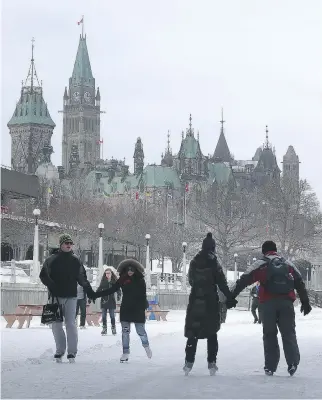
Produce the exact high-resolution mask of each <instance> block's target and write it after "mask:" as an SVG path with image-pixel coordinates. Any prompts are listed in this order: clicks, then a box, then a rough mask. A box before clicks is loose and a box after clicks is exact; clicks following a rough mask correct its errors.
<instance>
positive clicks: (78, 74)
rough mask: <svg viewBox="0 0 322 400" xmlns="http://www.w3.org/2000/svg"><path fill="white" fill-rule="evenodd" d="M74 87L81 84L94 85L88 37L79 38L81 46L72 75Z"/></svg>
mask: <svg viewBox="0 0 322 400" xmlns="http://www.w3.org/2000/svg"><path fill="white" fill-rule="evenodd" d="M72 83H73V85H75V84H76V85H77V84H81V83H87V84H88V83H91V84H94V77H93V74H92V67H91V63H90V59H89V55H88V50H87V44H86V36H80V37H79V44H78V49H77V54H76V59H75V64H74V69H73V74H72Z"/></svg>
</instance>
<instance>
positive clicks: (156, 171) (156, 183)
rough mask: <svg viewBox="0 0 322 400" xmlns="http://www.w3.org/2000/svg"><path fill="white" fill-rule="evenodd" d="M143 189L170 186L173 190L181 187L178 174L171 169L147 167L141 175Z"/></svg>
mask: <svg viewBox="0 0 322 400" xmlns="http://www.w3.org/2000/svg"><path fill="white" fill-rule="evenodd" d="M142 180H143V183H144V186H145V187H151V188H152V187H165V186H167V184H169V183H170V184H172V186H173V188H174V189H179V188H180V187H181V183H180V179H179V176H178V172H177V171H176V170H175V169H174V168H172V167H163V166H160V165H147V166H146V167H145V168H144V171H143V174H142Z"/></svg>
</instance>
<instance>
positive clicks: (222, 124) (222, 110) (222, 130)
mask: <svg viewBox="0 0 322 400" xmlns="http://www.w3.org/2000/svg"><path fill="white" fill-rule="evenodd" d="M219 122H220V123H221V132H222V133H224V123H225V122H226V121H224V109H223V107H221V121H219Z"/></svg>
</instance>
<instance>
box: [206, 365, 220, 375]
mask: <svg viewBox="0 0 322 400" xmlns="http://www.w3.org/2000/svg"><path fill="white" fill-rule="evenodd" d="M208 369H209V373H210V375H215V374H216V372H217V371H218V367H217V364H216V363H215V362H209V363H208Z"/></svg>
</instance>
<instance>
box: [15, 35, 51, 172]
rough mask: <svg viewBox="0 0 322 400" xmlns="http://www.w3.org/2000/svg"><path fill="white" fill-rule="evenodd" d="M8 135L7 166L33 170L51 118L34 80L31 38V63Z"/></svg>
mask: <svg viewBox="0 0 322 400" xmlns="http://www.w3.org/2000/svg"><path fill="white" fill-rule="evenodd" d="M8 128H9V133H10V135H11V166H12V168H13V169H15V170H17V171H20V172H24V173H28V174H34V173H35V172H36V170H37V168H38V165H39V162H40V161H41V158H42V151H43V148H44V147H45V146H50V143H51V136H52V134H53V130H54V128H55V123H54V121H53V120H52V119H51V117H50V114H49V111H48V108H47V103H45V100H44V98H43V88H42V85H41V84H40V83H39V81H38V76H37V72H36V66H35V61H34V39H33V40H32V46H31V63H30V67H29V71H28V75H27V78H26V80H25V82H23V83H22V88H21V93H20V99H19V101H18V103H17V105H16V108H15V111H14V113H13V116H12V118H11V119H10V121H9V122H8Z"/></svg>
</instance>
